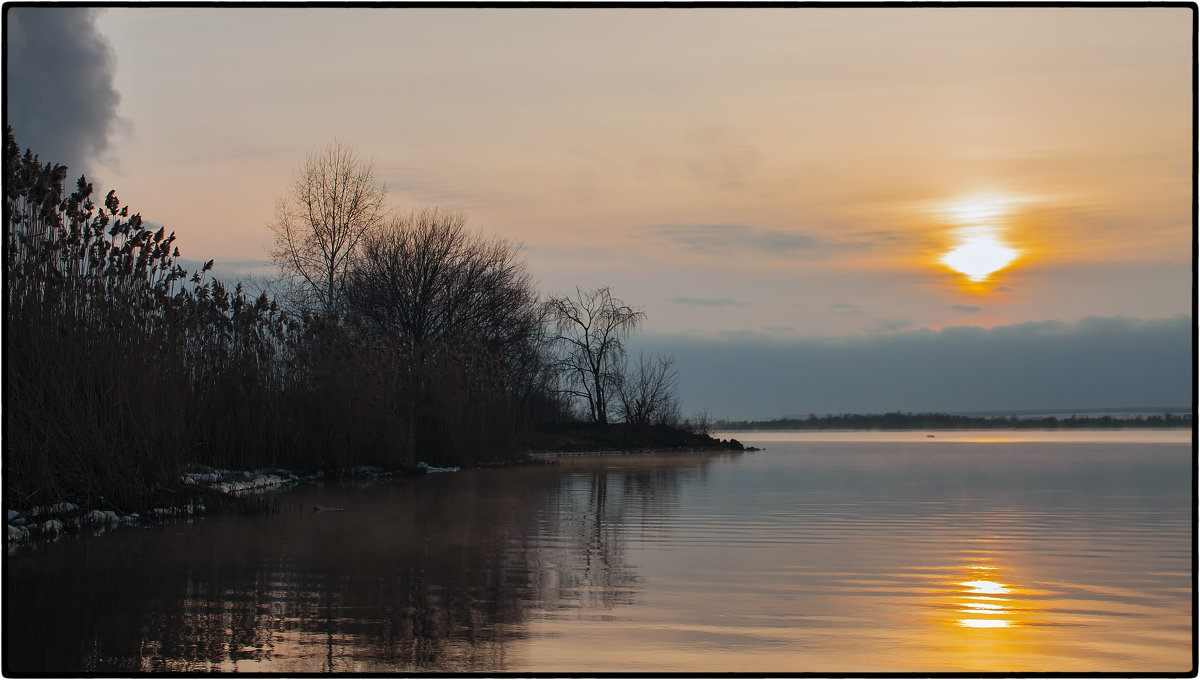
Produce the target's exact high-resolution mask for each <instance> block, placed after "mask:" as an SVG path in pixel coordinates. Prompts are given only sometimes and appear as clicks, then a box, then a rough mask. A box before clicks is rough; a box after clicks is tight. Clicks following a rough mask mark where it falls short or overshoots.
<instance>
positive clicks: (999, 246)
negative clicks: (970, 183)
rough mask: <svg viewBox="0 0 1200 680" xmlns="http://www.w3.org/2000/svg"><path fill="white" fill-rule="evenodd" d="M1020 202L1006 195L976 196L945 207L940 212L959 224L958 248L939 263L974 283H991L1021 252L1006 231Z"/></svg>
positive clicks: (956, 228)
mask: <svg viewBox="0 0 1200 680" xmlns="http://www.w3.org/2000/svg"><path fill="white" fill-rule="evenodd" d="M1019 202H1020V200H1019V199H1017V198H1015V197H1011V196H1007V195H1003V194H975V195H972V196H967V197H964V198H960V199H958V200H956V201H953V202H950V203H948V204H945V206H944V207H943V208H942V209H941V210H939V212H940V213H942V215H943V217H944V218H945V219H946V220H947V221H948V222H950V223H951V224H954V225H956V226H955V228H954V230H953V234H954V240H955V245H954V247H952V248H951V249H950V250H949V251H947V252H946V253H944V254H943V255H942V256H941V257H940V258H939V259H938V261H939V262H940V263H942V264H943V265H945V266H946V267H948V268H950V269H952V270H954V271H956V272H958V273H960V274H962V275H963V276H965V277H967V280H968V281H970V282H971V283H982V282H984V281H987V280H988V278H989V277H991V275H992V274H994V273H996V272H998V271H1000V270H1002V269H1004V268H1005V267H1008V266H1009V265H1011V264H1012V263H1013V262H1015V261H1016V260H1017V258H1018V257H1020V255H1021V251H1020V250H1018V249H1017V248H1015V247H1013V246H1012V245H1011V244H1009V243H1007V242H1006V241H1005V239H1004V232H1005V228H1006V218H1007V217H1008V216H1009V215H1010V214H1011V212H1012V210H1013V208H1014V206H1015V205H1016V204H1017V203H1019Z"/></svg>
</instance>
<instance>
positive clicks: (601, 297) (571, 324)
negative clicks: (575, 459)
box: [546, 287, 646, 424]
mask: <svg viewBox="0 0 1200 680" xmlns="http://www.w3.org/2000/svg"><path fill="white" fill-rule="evenodd" d="M546 304H547V307H548V309H549V310H550V318H551V320H552V321H553V323H554V328H555V331H556V334H555V337H554V342H555V343H556V344H558V345H559V347H560V348H561V351H562V355H561V359H560V361H561V366H562V368H563V380H564V382H565V386H564V388H563V389H564V391H565V392H566V393H567V394H570V395H572V396H574V397H576V398H578V399H580V400H582V401H584V402H585V403H586V404H587V407H588V413H589V415H590V416H591V419H592V420H593V421H594V422H597V423H600V424H607V423H608V406H609V402H611V401H612V400H613V399H614V398H615V397H616V391H617V390H618V389H619V386H620V383H621V380H622V369H623V367H624V363H625V338H627V337H628V336H629V334H630V333H632V332H633V331H634V329H636V328H637V326H638V324H640V323H641V322H642V320H643V319H644V318H645V317H646V313H645V312H643V311H641V310H639V309H634V308H633V307H630V306H629V305H627V304H625V302H623V301H622V300H620V299H618V298H614V297H613V296H612V293H611V292H610V291H609V289H608V288H607V287H605V288H597V289H595V290H587V291H582V290H579V289H578V288H576V289H575V297H573V298H572V297H568V296H561V297H554V298H551V299H550V300H548V301H547V303H546Z"/></svg>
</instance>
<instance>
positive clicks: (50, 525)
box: [42, 519, 63, 534]
mask: <svg viewBox="0 0 1200 680" xmlns="http://www.w3.org/2000/svg"><path fill="white" fill-rule="evenodd" d="M62 530H63V523H62V522H60V521H58V520H56V519H48V520H46V521H45V522H42V533H44V534H49V533H55V534H57V533H59V532H60V531H62Z"/></svg>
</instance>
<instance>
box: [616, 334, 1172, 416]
mask: <svg viewBox="0 0 1200 680" xmlns="http://www.w3.org/2000/svg"><path fill="white" fill-rule="evenodd" d="M1193 330H1194V325H1193V321H1192V317H1191V316H1187V315H1180V316H1177V317H1174V318H1171V319H1152V320H1145V319H1130V318H1125V317H1087V318H1084V319H1081V320H1079V321H1076V322H1071V323H1068V322H1063V321H1058V320H1053V321H1038V322H1024V323H1016V324H1008V325H1003V326H996V327H993V328H982V327H979V326H951V327H947V328H943V329H941V330H931V329H927V328H926V329H921V330H916V331H905V332H900V333H895V334H891V335H879V336H874V337H871V336H849V337H842V338H823V339H800V340H778V339H771V338H768V337H765V336H760V337H747V338H740V339H739V338H727V339H698V338H695V337H687V336H679V335H665V334H656V335H650V334H646V335H644V336H642V337H639V338H636V339H635V340H634V342H633V343H632V344H631V350H632V352H633V354H634V355H635V356H636V354H637V352H639V351H643V352H647V353H656V352H657V353H662V354H668V355H673V356H674V357H675V363H676V368H677V369H678V371H679V374H680V393H681V397H682V402H683V410H684V412H685V414H690V413H694V412H697V411H707V412H708V413H709V414H710V415H712V416H713V417H716V418H731V419H770V418H777V417H787V416H805V415H807V414H809V413H816V414H818V415H820V414H828V413H884V412H889V411H903V412H908V411H912V412H928V411H940V412H963V411H1004V410H1032V409H1087V408H1122V407H1181V406H1187V405H1189V404H1191V402H1192V394H1193V390H1194V386H1193V378H1194V370H1193V369H1192V336H1193Z"/></svg>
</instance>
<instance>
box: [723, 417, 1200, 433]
mask: <svg viewBox="0 0 1200 680" xmlns="http://www.w3.org/2000/svg"><path fill="white" fill-rule="evenodd" d="M1191 427H1192V414H1191V413H1187V414H1178V413H1169V412H1168V413H1161V414H1155V415H1146V416H1140V415H1139V416H1134V417H1113V416H1078V415H1072V416H1070V417H1066V418H1059V417H1057V416H1041V417H1039V416H963V415H953V414H947V413H919V414H913V413H884V414H857V413H854V414H845V415H836V416H815V415H813V416H809V417H807V418H776V419H773V420H722V421H717V422H716V423H715V424H714V427H713V429H714V430H717V431H722V432H754V431H759V430H803V431H829V430H897V431H902V430H934V431H937V430H1058V429H1068V430H1108V429H1148V428H1149V429H1191Z"/></svg>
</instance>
